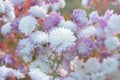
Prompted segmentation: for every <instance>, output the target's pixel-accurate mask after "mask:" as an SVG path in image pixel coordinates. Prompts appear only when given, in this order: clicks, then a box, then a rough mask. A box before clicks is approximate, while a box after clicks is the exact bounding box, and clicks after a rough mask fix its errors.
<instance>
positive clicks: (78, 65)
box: [71, 57, 84, 72]
mask: <svg viewBox="0 0 120 80" xmlns="http://www.w3.org/2000/svg"><path fill="white" fill-rule="evenodd" d="M71 66H72V67H73V68H75V72H82V71H84V62H83V61H82V60H80V59H79V58H78V57H75V59H74V60H72V61H71Z"/></svg>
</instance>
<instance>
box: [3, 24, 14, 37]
mask: <svg viewBox="0 0 120 80" xmlns="http://www.w3.org/2000/svg"><path fill="white" fill-rule="evenodd" d="M11 32H12V27H11V24H10V23H6V24H4V25H3V26H2V28H1V33H2V35H3V36H6V35H7V34H10V33H11Z"/></svg>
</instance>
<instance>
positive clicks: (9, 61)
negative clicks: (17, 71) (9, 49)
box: [0, 54, 15, 66]
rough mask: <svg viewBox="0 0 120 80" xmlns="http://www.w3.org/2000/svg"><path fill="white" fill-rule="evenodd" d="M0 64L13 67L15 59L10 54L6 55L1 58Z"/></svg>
mask: <svg viewBox="0 0 120 80" xmlns="http://www.w3.org/2000/svg"><path fill="white" fill-rule="evenodd" d="M0 62H1V64H10V65H11V66H14V64H15V59H14V57H13V56H12V55H11V54H6V55H4V56H2V58H1V61H0Z"/></svg>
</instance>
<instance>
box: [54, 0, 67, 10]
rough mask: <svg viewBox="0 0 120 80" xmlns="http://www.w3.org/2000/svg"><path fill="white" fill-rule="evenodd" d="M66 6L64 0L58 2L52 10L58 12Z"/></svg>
mask: <svg viewBox="0 0 120 80" xmlns="http://www.w3.org/2000/svg"><path fill="white" fill-rule="evenodd" d="M65 5H66V3H65V0H59V1H58V2H56V3H54V4H53V5H52V9H53V10H59V9H60V8H64V7H65Z"/></svg>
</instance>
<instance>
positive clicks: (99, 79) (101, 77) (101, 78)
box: [92, 67, 106, 80]
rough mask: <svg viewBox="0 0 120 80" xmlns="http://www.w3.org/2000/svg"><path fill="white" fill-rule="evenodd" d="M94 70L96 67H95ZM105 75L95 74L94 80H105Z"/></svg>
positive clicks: (93, 75)
mask: <svg viewBox="0 0 120 80" xmlns="http://www.w3.org/2000/svg"><path fill="white" fill-rule="evenodd" d="M93 68H94V67H93ZM105 77H106V76H105V74H104V73H102V72H101V73H99V72H98V73H93V74H92V80H105Z"/></svg>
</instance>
